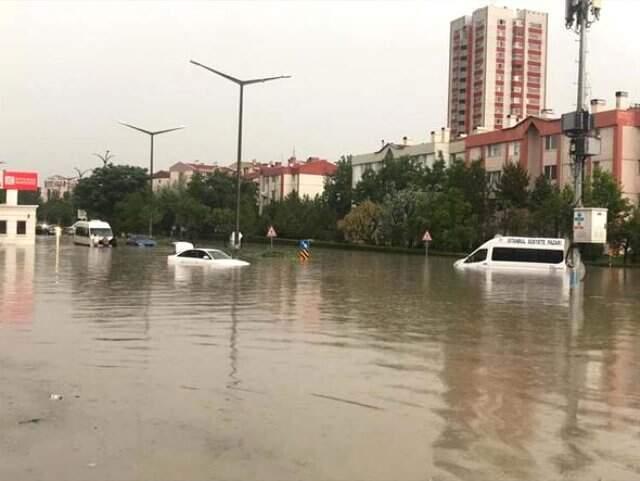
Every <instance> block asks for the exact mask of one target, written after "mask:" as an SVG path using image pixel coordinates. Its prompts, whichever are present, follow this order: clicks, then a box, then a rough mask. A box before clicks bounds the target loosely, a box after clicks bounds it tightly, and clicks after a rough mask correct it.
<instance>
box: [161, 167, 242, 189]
mask: <svg viewBox="0 0 640 481" xmlns="http://www.w3.org/2000/svg"><path fill="white" fill-rule="evenodd" d="M214 172H224V173H226V174H229V173H231V172H232V170H231V169H229V168H228V167H220V166H218V165H215V164H204V163H202V162H197V161H196V162H176V163H175V164H173V165H172V166H171V167H169V180H168V182H167V181H166V180H164V181H160V182H159V183H162V185H163V186H166V185H169V186H171V187H175V186H177V185H179V184H187V183H189V181H190V180H191V178H192V177H193V175H194V174H196V173H198V174H201V175H203V176H204V175H207V174H213V173H214ZM159 183H158V184H159Z"/></svg>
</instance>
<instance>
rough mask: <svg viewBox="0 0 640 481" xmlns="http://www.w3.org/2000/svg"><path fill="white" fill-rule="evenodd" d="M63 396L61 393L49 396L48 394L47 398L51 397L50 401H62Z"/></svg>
mask: <svg viewBox="0 0 640 481" xmlns="http://www.w3.org/2000/svg"><path fill="white" fill-rule="evenodd" d="M63 398H64V397H63V396H62V394H52V395H51V396H49V399H51V400H52V401H62V399H63Z"/></svg>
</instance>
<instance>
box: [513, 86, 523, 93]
mask: <svg viewBox="0 0 640 481" xmlns="http://www.w3.org/2000/svg"><path fill="white" fill-rule="evenodd" d="M520 92H522V87H513V93H516V94H519V93H520Z"/></svg>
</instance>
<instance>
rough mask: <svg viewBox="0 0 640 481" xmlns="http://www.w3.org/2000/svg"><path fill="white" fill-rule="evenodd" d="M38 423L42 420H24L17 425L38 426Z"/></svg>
mask: <svg viewBox="0 0 640 481" xmlns="http://www.w3.org/2000/svg"><path fill="white" fill-rule="evenodd" d="M40 421H42V418H32V419H25V420H24V421H18V424H38V423H39V422H40Z"/></svg>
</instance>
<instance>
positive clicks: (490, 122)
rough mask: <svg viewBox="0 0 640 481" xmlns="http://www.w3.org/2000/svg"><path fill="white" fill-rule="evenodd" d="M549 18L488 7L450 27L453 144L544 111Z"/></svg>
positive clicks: (449, 110)
mask: <svg viewBox="0 0 640 481" xmlns="http://www.w3.org/2000/svg"><path fill="white" fill-rule="evenodd" d="M546 85H547V14H546V13H541V12H532V11H530V10H512V9H509V8H506V7H496V6H488V7H484V8H480V9H478V10H476V11H474V12H473V14H472V15H471V16H465V17H461V18H458V19H456V20H454V21H452V22H451V27H450V38H449V101H448V112H447V118H448V126H449V128H450V129H451V134H452V136H453V137H454V138H455V137H457V136H458V135H460V134H471V133H473V131H474V130H475V129H476V128H478V127H481V128H485V129H488V130H494V129H501V128H503V127H506V117H507V115H511V116H512V117H514V118H516V119H522V118H525V117H527V116H529V115H539V114H540V112H541V111H542V110H544V109H545V103H546V93H547V88H546Z"/></svg>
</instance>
